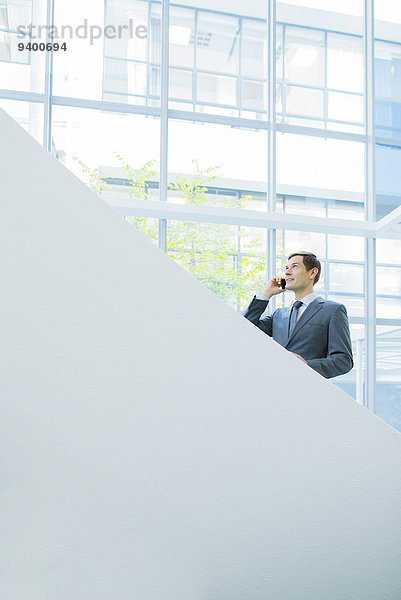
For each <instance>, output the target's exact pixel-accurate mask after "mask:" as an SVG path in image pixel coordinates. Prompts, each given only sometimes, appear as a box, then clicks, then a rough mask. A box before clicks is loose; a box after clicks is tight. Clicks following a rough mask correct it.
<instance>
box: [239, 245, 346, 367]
mask: <svg viewBox="0 0 401 600" xmlns="http://www.w3.org/2000/svg"><path fill="white" fill-rule="evenodd" d="M321 269H322V267H321V264H320V262H319V260H318V259H317V258H316V256H315V255H314V254H312V253H311V252H297V253H294V254H291V255H290V256H289V257H288V261H287V265H286V269H285V281H286V287H285V290H291V291H292V292H294V293H295V301H294V302H293V303H292V305H291V307H289V308H278V309H277V310H275V311H274V313H273V314H272V315H268V316H266V317H263V318H261V316H262V314H263V313H264V311H265V310H266V307H267V305H268V303H269V300H270V298H271V297H272V296H275V295H276V294H282V293H283V292H284V291H285V290H283V289H282V287H281V278H280V277H273V278H272V279H271V280H270V281H269V282H268V283H267V285H266V287H265V289H264V291H263V293H262V294H257V295H256V296H254V298H253V300H252V302H251V303H250V305H249V306H248V308H247V309H246V311H245V312H244V316H245V317H246V318H247V319H248V320H249V321H251V323H254V324H255V325H256V326H257V327H259V329H261V330H262V331H264V332H265V333H267V335H269V336H270V337H273V339H274V340H276V342H278V343H279V344H281V346H284V348H286V349H287V350H289V351H290V352H291V353H292V354H295V356H296V357H297V358H299V359H300V360H302V361H303V362H304V363H306V364H307V365H309V366H310V367H311V368H312V369H314V370H315V371H317V372H318V373H320V374H321V375H323V377H326V379H329V378H331V377H336V376H337V375H343V374H344V373H348V371H350V370H351V369H352V367H353V364H354V363H353V360H352V347H351V336H350V332H349V324H348V317H347V311H346V308H345V306H344V305H343V304H339V303H338V302H332V301H331V300H324V299H323V298H322V297H320V296H318V295H317V293H316V292H315V291H314V289H313V286H314V285H315V283H317V282H318V281H319V277H320V272H321Z"/></svg>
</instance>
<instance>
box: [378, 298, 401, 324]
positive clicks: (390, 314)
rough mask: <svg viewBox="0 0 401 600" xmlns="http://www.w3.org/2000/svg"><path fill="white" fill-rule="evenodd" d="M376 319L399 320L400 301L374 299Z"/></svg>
mask: <svg viewBox="0 0 401 600" xmlns="http://www.w3.org/2000/svg"><path fill="white" fill-rule="evenodd" d="M376 317H377V318H378V319H400V318H401V300H399V299H398V298H395V297H394V298H380V296H378V297H377V299H376Z"/></svg>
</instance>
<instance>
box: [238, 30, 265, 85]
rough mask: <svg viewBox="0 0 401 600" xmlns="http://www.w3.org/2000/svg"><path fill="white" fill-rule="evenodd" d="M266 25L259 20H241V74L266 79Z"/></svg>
mask: <svg viewBox="0 0 401 600" xmlns="http://www.w3.org/2000/svg"><path fill="white" fill-rule="evenodd" d="M266 61H267V24H266V22H265V21H263V20H261V19H260V20H259V19H243V20H242V45H241V73H242V75H243V76H245V77H252V78H257V79H262V80H266V79H267V62H266Z"/></svg>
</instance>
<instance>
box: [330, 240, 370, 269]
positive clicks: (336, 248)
mask: <svg viewBox="0 0 401 600" xmlns="http://www.w3.org/2000/svg"><path fill="white" fill-rule="evenodd" d="M327 257H328V258H334V259H336V260H355V261H358V262H359V261H360V262H363V261H364V259H365V240H364V238H359V237H356V236H354V235H337V234H328V236H327Z"/></svg>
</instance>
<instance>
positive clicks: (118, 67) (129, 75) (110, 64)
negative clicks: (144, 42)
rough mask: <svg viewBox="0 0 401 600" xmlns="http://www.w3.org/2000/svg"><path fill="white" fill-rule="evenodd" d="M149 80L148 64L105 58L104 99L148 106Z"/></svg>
mask: <svg viewBox="0 0 401 600" xmlns="http://www.w3.org/2000/svg"><path fill="white" fill-rule="evenodd" d="M147 79H148V77H147V66H146V64H144V63H139V62H134V61H126V60H115V59H112V58H105V61H104V88H103V99H104V100H108V101H111V102H125V103H129V104H141V105H146V100H147V93H148V92H147Z"/></svg>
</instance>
